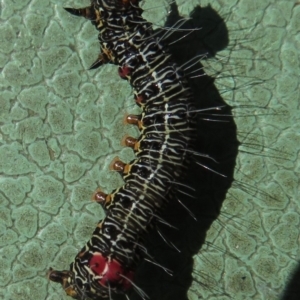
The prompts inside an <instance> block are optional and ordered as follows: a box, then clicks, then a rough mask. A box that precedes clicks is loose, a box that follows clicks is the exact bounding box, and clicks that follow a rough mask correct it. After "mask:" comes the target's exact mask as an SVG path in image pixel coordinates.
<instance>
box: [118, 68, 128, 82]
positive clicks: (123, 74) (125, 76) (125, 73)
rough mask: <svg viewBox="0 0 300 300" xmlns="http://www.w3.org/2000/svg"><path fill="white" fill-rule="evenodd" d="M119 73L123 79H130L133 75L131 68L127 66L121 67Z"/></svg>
mask: <svg viewBox="0 0 300 300" xmlns="http://www.w3.org/2000/svg"><path fill="white" fill-rule="evenodd" d="M118 73H119V76H120V77H121V78H122V79H128V78H129V77H130V74H131V68H130V67H128V66H127V65H125V66H123V67H119V69H118Z"/></svg>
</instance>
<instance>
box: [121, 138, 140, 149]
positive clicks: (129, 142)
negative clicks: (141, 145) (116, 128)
mask: <svg viewBox="0 0 300 300" xmlns="http://www.w3.org/2000/svg"><path fill="white" fill-rule="evenodd" d="M137 142H138V140H137V139H136V138H134V137H131V136H125V137H124V138H123V139H122V141H121V145H122V146H126V147H130V148H132V149H135V145H136V143H137Z"/></svg>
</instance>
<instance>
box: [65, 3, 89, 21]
mask: <svg viewBox="0 0 300 300" xmlns="http://www.w3.org/2000/svg"><path fill="white" fill-rule="evenodd" d="M64 9H65V10H66V11H67V12H69V13H70V14H72V15H74V16H79V17H84V18H86V19H88V20H91V21H92V20H95V12H94V10H93V9H92V7H91V6H87V7H82V8H72V7H64Z"/></svg>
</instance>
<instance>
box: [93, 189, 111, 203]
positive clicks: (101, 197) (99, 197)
mask: <svg viewBox="0 0 300 300" xmlns="http://www.w3.org/2000/svg"><path fill="white" fill-rule="evenodd" d="M92 200H93V201H96V202H97V203H99V204H101V205H106V204H108V203H110V202H111V196H110V194H105V193H103V192H102V191H101V189H99V188H98V189H97V190H96V191H95V192H94V193H93V195H92Z"/></svg>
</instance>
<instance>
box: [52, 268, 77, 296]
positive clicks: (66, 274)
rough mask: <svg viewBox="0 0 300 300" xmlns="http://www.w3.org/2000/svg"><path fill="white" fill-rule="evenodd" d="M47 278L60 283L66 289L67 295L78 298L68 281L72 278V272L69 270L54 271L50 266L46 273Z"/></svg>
mask: <svg viewBox="0 0 300 300" xmlns="http://www.w3.org/2000/svg"><path fill="white" fill-rule="evenodd" d="M47 276H48V279H49V280H51V281H53V282H56V283H60V284H61V285H62V286H63V288H64V290H65V291H66V293H67V295H69V296H71V297H73V298H75V299H78V298H77V296H78V294H77V292H76V291H75V290H74V288H73V287H72V285H70V283H69V281H70V279H71V278H72V273H71V272H70V271H66V270H65V271H56V270H53V269H52V268H50V270H49V272H48V274H47Z"/></svg>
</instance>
